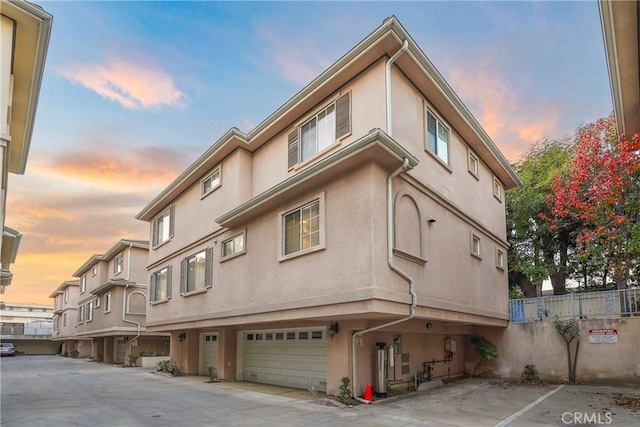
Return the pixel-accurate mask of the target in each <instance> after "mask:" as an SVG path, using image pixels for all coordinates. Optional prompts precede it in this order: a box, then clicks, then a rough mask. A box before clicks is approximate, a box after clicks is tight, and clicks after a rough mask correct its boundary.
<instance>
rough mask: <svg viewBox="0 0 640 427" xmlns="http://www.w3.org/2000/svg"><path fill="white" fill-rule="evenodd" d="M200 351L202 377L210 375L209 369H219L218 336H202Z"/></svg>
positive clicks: (208, 334) (210, 334)
mask: <svg viewBox="0 0 640 427" xmlns="http://www.w3.org/2000/svg"><path fill="white" fill-rule="evenodd" d="M200 351H201V354H200V375H209V367H213V368H216V369H217V367H218V366H217V360H218V334H215V333H207V334H201V335H200Z"/></svg>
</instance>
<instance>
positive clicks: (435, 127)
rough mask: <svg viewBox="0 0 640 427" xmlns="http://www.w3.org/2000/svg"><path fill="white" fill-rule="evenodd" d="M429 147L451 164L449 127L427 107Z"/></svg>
mask: <svg viewBox="0 0 640 427" xmlns="http://www.w3.org/2000/svg"><path fill="white" fill-rule="evenodd" d="M427 149H428V150H429V151H430V152H432V153H433V154H435V155H436V156H437V157H438V158H439V159H440V160H442V161H443V162H445V163H446V164H449V128H448V127H446V126H445V125H444V123H442V122H441V121H440V120H439V119H438V118H437V117H436V116H435V115H434V114H433V113H432V112H431V111H429V110H428V109H427Z"/></svg>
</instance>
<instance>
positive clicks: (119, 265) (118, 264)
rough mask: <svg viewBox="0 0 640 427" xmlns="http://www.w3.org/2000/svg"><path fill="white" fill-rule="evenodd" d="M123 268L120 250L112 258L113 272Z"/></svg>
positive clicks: (120, 271)
mask: <svg viewBox="0 0 640 427" xmlns="http://www.w3.org/2000/svg"><path fill="white" fill-rule="evenodd" d="M123 268H124V254H123V253H122V252H120V253H119V254H118V255H116V257H115V258H114V259H113V274H119V273H122V269H123Z"/></svg>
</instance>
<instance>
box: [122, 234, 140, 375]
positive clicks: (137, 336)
mask: <svg viewBox="0 0 640 427" xmlns="http://www.w3.org/2000/svg"><path fill="white" fill-rule="evenodd" d="M132 246H133V244H132V243H130V244H129V250H128V251H127V277H126V278H125V280H126V281H127V283H126V284H125V285H124V295H123V296H122V320H123V321H124V322H127V323H133V324H134V325H136V326H137V327H138V333H137V335H136V336H135V337H133V339H132V340H130V341H129V354H131V347H132V346H133V342H134V341H135V340H137V339H138V338H139V337H140V335H141V328H140V322H135V321H133V320H128V319H127V318H126V317H125V313H126V309H127V288H128V287H129V274H130V273H131V247H132ZM125 363H126V361H125Z"/></svg>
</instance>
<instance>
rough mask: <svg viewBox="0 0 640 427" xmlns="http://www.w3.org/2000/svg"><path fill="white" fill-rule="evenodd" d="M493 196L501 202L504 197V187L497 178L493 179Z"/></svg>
mask: <svg viewBox="0 0 640 427" xmlns="http://www.w3.org/2000/svg"><path fill="white" fill-rule="evenodd" d="M493 195H494V197H495V198H496V199H498V200H500V201H502V197H503V196H504V187H503V186H502V183H501V182H500V180H499V179H498V178H497V177H495V176H494V177H493Z"/></svg>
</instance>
